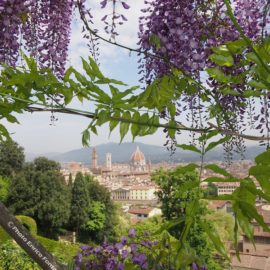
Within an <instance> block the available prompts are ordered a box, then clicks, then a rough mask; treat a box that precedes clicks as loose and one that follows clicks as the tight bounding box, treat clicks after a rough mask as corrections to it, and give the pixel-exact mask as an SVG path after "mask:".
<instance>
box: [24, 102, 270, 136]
mask: <svg viewBox="0 0 270 270" xmlns="http://www.w3.org/2000/svg"><path fill="white" fill-rule="evenodd" d="M25 110H26V111H28V112H32V113H33V112H56V113H63V114H71V115H77V116H82V117H86V118H90V119H94V118H96V119H98V116H97V115H96V114H95V113H91V112H86V111H82V110H76V109H72V108H41V107H35V106H28V107H27V108H26V109H25ZM109 118H110V119H111V120H115V121H118V122H124V123H129V124H137V125H140V126H152V127H157V128H166V129H175V130H182V131H192V132H196V133H209V132H210V131H214V130H217V131H218V132H220V134H222V135H232V136H237V137H240V138H243V139H246V140H250V141H265V140H269V139H270V137H261V136H253V135H248V134H241V133H238V132H235V131H232V130H226V129H222V128H220V127H218V126H216V125H215V124H213V123H211V122H208V123H207V124H208V126H209V127H208V128H203V129H197V128H191V127H187V126H185V125H183V124H182V123H180V122H177V121H176V124H177V125H176V126H171V125H168V124H153V123H151V121H149V122H140V121H135V120H133V119H126V118H123V117H113V116H110V117H109Z"/></svg>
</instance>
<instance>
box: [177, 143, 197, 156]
mask: <svg viewBox="0 0 270 270" xmlns="http://www.w3.org/2000/svg"><path fill="white" fill-rule="evenodd" d="M176 146H177V147H180V148H182V149H183V150H188V151H192V152H196V153H199V154H200V153H201V151H200V150H199V149H198V148H197V147H196V146H195V145H189V144H177V145H176Z"/></svg>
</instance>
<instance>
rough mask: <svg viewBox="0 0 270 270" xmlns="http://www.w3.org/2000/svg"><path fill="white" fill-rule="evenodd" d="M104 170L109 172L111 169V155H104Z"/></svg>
mask: <svg viewBox="0 0 270 270" xmlns="http://www.w3.org/2000/svg"><path fill="white" fill-rule="evenodd" d="M106 168H107V169H109V170H111V169H112V154H111V153H107V154H106Z"/></svg>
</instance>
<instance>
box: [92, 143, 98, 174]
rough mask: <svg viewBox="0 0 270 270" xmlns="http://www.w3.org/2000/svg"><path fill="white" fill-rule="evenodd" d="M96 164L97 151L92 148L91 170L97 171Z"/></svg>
mask: <svg viewBox="0 0 270 270" xmlns="http://www.w3.org/2000/svg"><path fill="white" fill-rule="evenodd" d="M97 166H98V163H97V150H96V148H95V147H94V148H93V151H92V169H97Z"/></svg>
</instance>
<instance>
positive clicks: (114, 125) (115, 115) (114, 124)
mask: <svg viewBox="0 0 270 270" xmlns="http://www.w3.org/2000/svg"><path fill="white" fill-rule="evenodd" d="M112 117H113V118H114V117H115V118H119V117H120V111H117V112H115V113H114V114H113V115H112ZM118 124H119V121H118V120H114V119H111V120H110V133H112V131H113V130H114V129H115V127H116V126H117V125H118Z"/></svg>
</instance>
